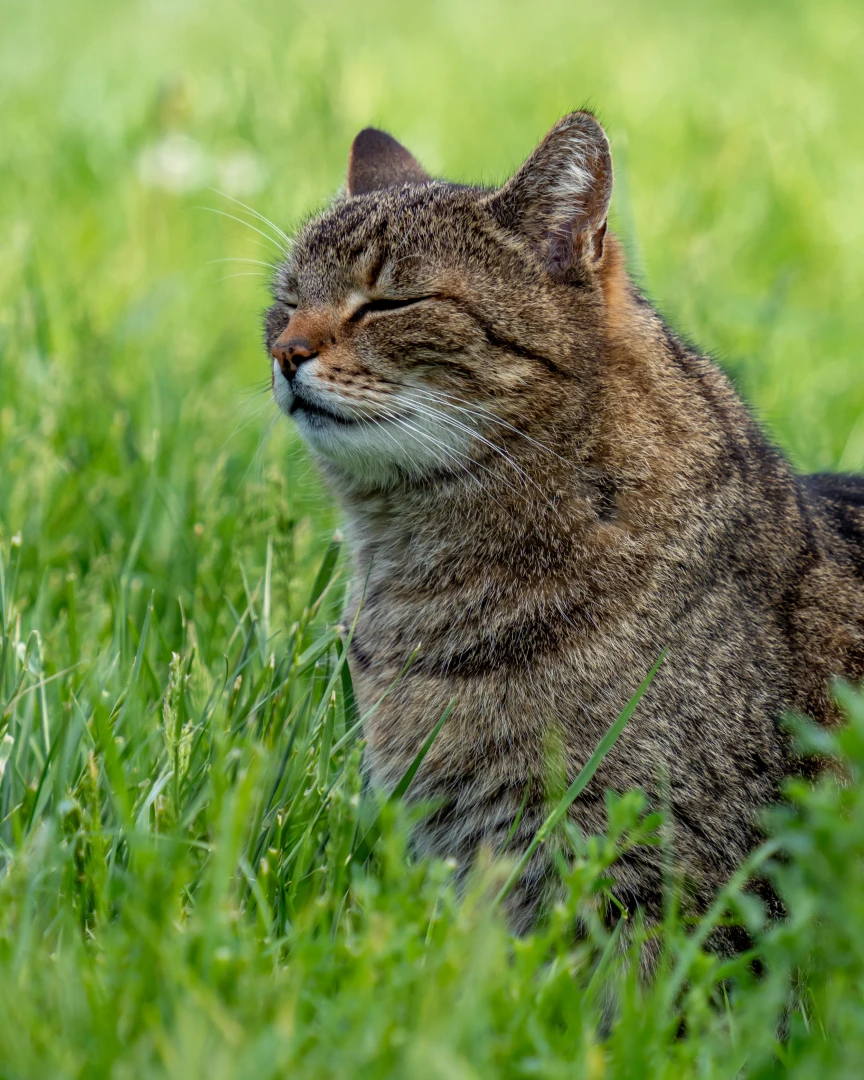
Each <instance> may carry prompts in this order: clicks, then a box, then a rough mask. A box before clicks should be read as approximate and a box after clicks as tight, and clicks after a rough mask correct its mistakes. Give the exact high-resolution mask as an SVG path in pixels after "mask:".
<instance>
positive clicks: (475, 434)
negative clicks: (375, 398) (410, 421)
mask: <svg viewBox="0 0 864 1080" xmlns="http://www.w3.org/2000/svg"><path fill="white" fill-rule="evenodd" d="M403 397H404V399H405V400H407V401H410V402H411V403H412V404H413V405H414V406H415V408H420V409H425V410H426V411H427V415H429V416H432V417H433V418H436V419H439V420H441V421H443V422H444V423H447V424H450V425H451V426H453V427H456V428H458V429H460V430H462V431H466V432H468V434H469V435H471V436H473V437H474V438H476V439H479V440H480V442H482V443H484V444H485V445H486V446H488V447H489V448H490V449H491V450H494V451H495V452H496V453H497V454H499V455H500V456H501V458H502V459H503V460H504V461H506V462H507V463H508V464H509V465H510V466H512V468H514V469H515V470H516V472H518V473H519V475H520V476H522V477H523V479H525V480H527V481H528V483H529V484H530V485H531V486H532V487H534V488H535V489H536V490H537V491H538V492H539V493H540V494H541V496H542V497H543V499H544V500H545V502H546V503H548V505H549V506H550V507H551V509H552V510H553V511H555V512H556V513H557V508H556V507H555V504H554V503H553V502H552V501H551V499H549V497H548V496H547V494H546V492H545V491H543V489H542V488H541V487H540V485H539V484H538V483H537V482H536V480H534V479H533V477H531V476H529V475H528V473H526V472H525V470H524V469H523V468H522V467H521V466H520V465H519V464H518V462H516V461H514V459H513V458H512V457H511V456H510V455H509V454H508V453H507V452H506V451H505V450H504V449H502V448H501V447H500V446H498V444H497V443H494V442H491V441H490V440H489V439H487V438H485V436H483V435H481V434H480V432H479V431H477V429H476V428H473V427H469V426H468V425H467V424H463V423H462V422H461V421H459V420H455V419H453V417H449V416H445V415H444V414H443V413H441V412H438V411H437V410H435V409H430V408H429V406H428V405H424V403H423V402H421V401H419V400H417V399H416V398H413V397H412V396H411V394H403Z"/></svg>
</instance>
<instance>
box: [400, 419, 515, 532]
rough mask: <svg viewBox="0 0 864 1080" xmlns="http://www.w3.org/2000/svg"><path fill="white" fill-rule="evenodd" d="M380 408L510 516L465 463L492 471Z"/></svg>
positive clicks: (467, 455) (485, 470) (406, 420)
mask: <svg viewBox="0 0 864 1080" xmlns="http://www.w3.org/2000/svg"><path fill="white" fill-rule="evenodd" d="M379 408H381V409H382V411H383V412H384V414H385V415H386V416H388V417H389V418H390V419H391V420H392V421H393V422H394V423H396V424H397V425H398V426H399V427H401V428H403V429H404V430H406V431H408V430H409V429H410V430H411V431H413V432H416V436H419V437H421V438H423V439H425V440H426V442H427V443H428V444H429V445H431V446H432V447H433V448H434V449H435V450H437V451H438V452H443V453H444V454H446V455H447V456H448V457H449V458H451V459H452V460H453V461H454V462H455V463H456V464H457V465H458V466H460V467H461V468H462V470H463V471H464V472H465V473H467V474H468V476H470V477H471V479H472V480H474V482H475V483H476V484H477V486H478V487H479V488H480V490H481V491H482V492H483V493H484V494H485V495H486V496H487V497H488V498H490V499H491V500H492V501H493V502H494V503H497V505H498V506H499V507H501V509H502V510H503V511H504V512H505V513H506V514H508V516H510V515H509V511H508V510H507V508H506V507H505V506H503V505H502V503H500V502H499V501H498V499H496V498H495V496H494V495H493V494H492V492H491V491H489V489H488V488H487V487H486V486H485V485H484V484H482V483H481V482H480V479H479V477H478V476H477V475H476V474H475V473H473V472H472V471H471V470H470V469H469V468H468V466H467V465H465V464H464V461H469V462H471V464H472V465H476V466H477V467H478V468H480V469H483V471H484V472H488V473H489V474H490V475H492V476H494V473H492V470H491V469H488V468H486V466H485V465H483V464H482V463H481V462H479V461H475V460H474V458H472V457H471V456H470V455H469V454H465V453H463V452H462V451H459V450H454V449H453V448H452V447H444V446H442V445H441V443H439V442H436V441H435V438H434V437H433V436H432V435H431V434H429V433H428V432H425V431H423V430H422V429H420V428H418V427H415V425H414V424H412V423H411V422H410V421H409V420H408V419H407V418H406V417H404V416H400V415H399V414H397V413H393V412H391V411H390V410H389V409H386V408H384V406H381V405H379ZM416 436H415V437H416ZM460 459H464V461H463V460H460ZM504 482H505V484H506V483H507V482H506V481H504ZM507 486H508V487H510V488H511V490H512V491H514V492H515V493H516V494H517V495H520V497H523V498H524V496H521V493H520V492H518V491H516V489H515V488H513V487H512V485H510V484H507Z"/></svg>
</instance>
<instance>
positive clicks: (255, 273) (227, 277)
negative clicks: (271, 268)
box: [216, 270, 267, 283]
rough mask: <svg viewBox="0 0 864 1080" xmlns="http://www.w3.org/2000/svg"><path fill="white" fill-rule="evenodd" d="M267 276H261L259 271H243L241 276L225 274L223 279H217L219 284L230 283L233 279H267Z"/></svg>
mask: <svg viewBox="0 0 864 1080" xmlns="http://www.w3.org/2000/svg"><path fill="white" fill-rule="evenodd" d="M266 276H267V275H266V274H261V273H259V272H258V271H257V270H241V271H240V273H239V274H223V275H222V277H220V278H216V281H217V283H218V282H220V281H230V280H231V278H236V277H257V278H266Z"/></svg>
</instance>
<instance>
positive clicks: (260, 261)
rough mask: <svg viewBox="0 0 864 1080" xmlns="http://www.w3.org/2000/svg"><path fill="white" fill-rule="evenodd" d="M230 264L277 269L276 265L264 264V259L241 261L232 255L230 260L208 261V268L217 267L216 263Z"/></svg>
mask: <svg viewBox="0 0 864 1080" xmlns="http://www.w3.org/2000/svg"><path fill="white" fill-rule="evenodd" d="M229 262H239V263H251V264H252V266H266V267H267V269H268V270H275V269H276V263H272V262H264V260H263V259H240V258H237V256H235V255H232V256H231V257H230V258H227V259H210V260H208V262H207V265H208V266H215V264H216V263H229Z"/></svg>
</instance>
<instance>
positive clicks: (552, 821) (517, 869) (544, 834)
mask: <svg viewBox="0 0 864 1080" xmlns="http://www.w3.org/2000/svg"><path fill="white" fill-rule="evenodd" d="M665 656H666V650H665V649H664V650H663V652H661V653H660V655H659V656H658V657H657V659H656V661H655V662H654V666H653V667H652V668H651V670H650V671H649V672H648V674H647V675H646V676H645V678H644V679H643V681H642V684H641V685H640V687H639V689H638V690H637V691H636V693H635V694H634V695H633V697H632V698H630V700H629V701H628V702H627V704H626V705H625V706H624V708H623V709H622V710H621V713H620V715H619V716H618V719H617V720H616V721H615V722H614V724H612V726H611V727H610V728H609V730H608V731H607V732H606V734H605V735H604V736H603V738H602V739H601V740H600V742H599V743H598V744H597V749H596V750H595V751H594V753H593V754H592V755H591V757H590V758H589V759H588V761H587V762H586V763H585V765H584V766H583V767H582V769H581V771H580V773H579V775H578V776H577V777H576V779H575V780H574V781H573V783H572V784H571V785H570V787H569V788H567V790H566V791H565V792H564V794H563V795H562V796H561V798H560V799H559V801H558V803H557V805H556V806H555V808H554V809H553V810H552V812H551V813H550V814H549V816H548V817H547V818H546V820H545V821H544V822H543V824H542V825H541V826H540V828H539V829H538V830H537V832H536V833H535V835H534V839H533V840H532V841H531V843H530V844H529V845H528V847H527V848H526V849H525V851H524V853H523V854H522V856H521V858H520V859H519V861H518V862H517V863H516V865H515V866H514V867H513V869H512V871H511V872H510V876H509V877H508V878H507V880H506V881H505V882H504V884H503V885H502V886H501V888H500V889H499V891H498V894H497V896H496V897H495V899H494V900H493V901H492V907H493V909H494V908H497V907H498V906H499V904H501V902H502V901H503V900H504V899H505V897H506V896H507V894H508V893H509V892H510V890H511V889H512V888H513V886H514V885H515V884H516V882H517V881H518V880H519V878H520V877H521V875H522V871H523V870H524V869H525V867H526V866H527V865H528V861H529V860H530V858H531V856H532V855H533V854H534V852H535V851H536V850H537V848H538V847H539V846H540V845H541V844H542V843H543V842H544V841H545V840H547V839H548V838H549V836H550V835H551V834H552V832H553V830H554V829H555V827H556V826H557V825H558V823H559V822H560V821H561V819H562V818H563V817H564V815H565V814H566V813H567V811H568V809H569V808H570V804H571V803H573V802H574V801H575V800H576V799H577V798H578V797H579V795H581V794H582V792H583V790H584V789H585V787H586V785H587V784H588V781H589V780H590V779H591V777H592V776H593V775H594V773H595V772H597V769H598V768H599V767H600V763H601V762H602V760H603V758H605V757H606V755H607V754H608V753H609V751H610V750H611V749H612V747H613V746H614V745H615V743H616V742H617V740H618V736H619V735H620V734H621V732H622V731H623V730H624V728H625V727H626V726H627V721H628V720H629V719H630V717H631V716H632V715H633V713H634V712H635V711H636V706H637V705H638V704H639V701H640V700H641V698H642V695H643V694H644V693H645V691H646V690H647V689H648V687H649V686H650V685H651V683H652V681H653V679H654V676H655V675H656V674H657V671H658V669H659V667H660V665H661V664H662V663H663V659H664V657H665Z"/></svg>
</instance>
